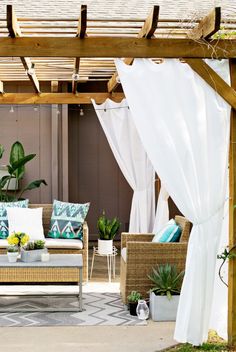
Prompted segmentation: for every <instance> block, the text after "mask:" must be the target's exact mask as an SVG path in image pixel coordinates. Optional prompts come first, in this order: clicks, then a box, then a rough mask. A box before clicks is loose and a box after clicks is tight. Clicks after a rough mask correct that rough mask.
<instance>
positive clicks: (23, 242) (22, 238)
mask: <svg viewBox="0 0 236 352" xmlns="http://www.w3.org/2000/svg"><path fill="white" fill-rule="evenodd" d="M27 242H29V236H28V235H26V234H25V235H24V236H23V237H21V245H22V246H24V245H25V244H26V243H27Z"/></svg>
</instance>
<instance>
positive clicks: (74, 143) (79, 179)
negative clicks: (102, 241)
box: [69, 105, 133, 238]
mask: <svg viewBox="0 0 236 352" xmlns="http://www.w3.org/2000/svg"><path fill="white" fill-rule="evenodd" d="M75 109H76V107H73V106H71V108H70V109H69V165H70V169H69V180H70V183H69V199H70V201H71V202H91V207H90V210H89V214H88V223H89V228H90V233H91V236H90V237H91V238H97V236H96V235H95V236H93V234H96V233H97V229H96V223H97V219H98V217H99V215H100V214H101V213H102V211H103V209H104V210H105V211H106V214H107V216H109V217H114V216H117V217H118V218H119V219H120V220H121V222H122V231H124V230H128V225H129V214H130V206H131V199H132V193H133V192H132V190H131V188H130V187H129V185H128V183H127V182H126V180H125V179H124V177H123V175H122V173H121V171H120V169H119V167H118V165H117V163H116V161H115V159H114V156H113V154H112V152H111V149H110V147H109V144H108V142H107V140H106V137H105V135H104V133H103V130H102V128H101V126H100V124H99V122H98V119H97V116H96V114H95V112H94V110H93V107H92V105H91V106H89V105H86V106H84V116H80V115H79V111H78V108H77V111H76V110H75ZM88 109H89V110H88Z"/></svg>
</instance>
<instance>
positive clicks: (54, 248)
mask: <svg viewBox="0 0 236 352" xmlns="http://www.w3.org/2000/svg"><path fill="white" fill-rule="evenodd" d="M40 207H42V208H43V227H44V233H45V234H46V233H47V232H48V231H49V226H50V220H51V215H52V204H30V205H29V208H40ZM88 236H89V231H88V226H87V223H86V222H85V223H84V224H83V248H79V241H78V245H76V243H75V242H76V240H74V241H73V240H70V239H68V240H60V239H59V240H54V239H49V240H47V239H46V246H47V247H48V250H49V253H53V254H54V253H61V254H70V253H71V254H82V255H83V281H88ZM6 246H7V241H6V240H0V254H5V253H6Z"/></svg>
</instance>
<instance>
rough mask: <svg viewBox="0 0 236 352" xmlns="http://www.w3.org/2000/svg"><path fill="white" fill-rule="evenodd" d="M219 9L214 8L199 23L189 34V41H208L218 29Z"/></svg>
mask: <svg viewBox="0 0 236 352" xmlns="http://www.w3.org/2000/svg"><path fill="white" fill-rule="evenodd" d="M220 21H221V8H220V7H215V8H214V9H213V10H212V11H211V12H210V13H209V14H208V15H207V16H205V17H204V18H203V19H202V20H201V21H200V23H199V24H198V25H197V26H196V27H195V28H193V29H192V30H191V31H190V33H189V38H191V39H200V38H204V39H209V38H210V37H211V36H212V35H213V34H215V33H216V32H218V30H219V29H220Z"/></svg>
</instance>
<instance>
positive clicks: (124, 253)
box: [121, 247, 127, 263]
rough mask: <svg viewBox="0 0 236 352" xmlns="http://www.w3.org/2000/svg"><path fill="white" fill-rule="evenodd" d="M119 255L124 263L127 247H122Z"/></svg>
mask: <svg viewBox="0 0 236 352" xmlns="http://www.w3.org/2000/svg"><path fill="white" fill-rule="evenodd" d="M121 257H122V258H123V260H124V262H125V263H126V259H127V248H126V247H124V248H122V250H121Z"/></svg>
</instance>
